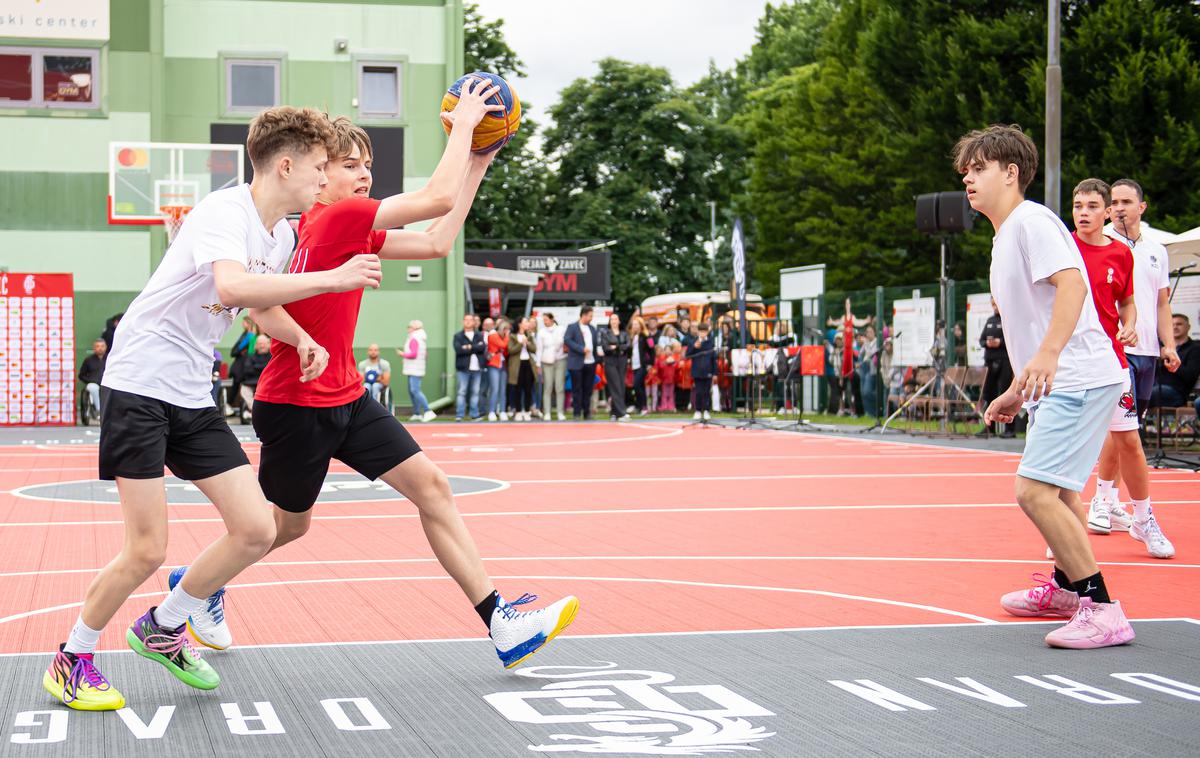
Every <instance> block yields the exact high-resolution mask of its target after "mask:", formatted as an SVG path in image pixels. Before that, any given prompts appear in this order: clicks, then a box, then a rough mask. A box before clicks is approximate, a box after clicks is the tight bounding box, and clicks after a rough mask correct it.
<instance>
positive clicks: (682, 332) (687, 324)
mask: <svg viewBox="0 0 1200 758" xmlns="http://www.w3.org/2000/svg"><path fill="white" fill-rule="evenodd" d="M677 331H678V333H679V337H678V339H679V344H680V346H681V347H682V348H683V349H684V350H687V349H688V348H689V347H691V346H692V343H693V342H695V341H696V337H695V335H693V334H692V320H691V319H690V318H688V317H687V316H682V315H681V316H680V317H679V327H678V330H677Z"/></svg>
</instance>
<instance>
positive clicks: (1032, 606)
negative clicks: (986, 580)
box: [1000, 574, 1079, 619]
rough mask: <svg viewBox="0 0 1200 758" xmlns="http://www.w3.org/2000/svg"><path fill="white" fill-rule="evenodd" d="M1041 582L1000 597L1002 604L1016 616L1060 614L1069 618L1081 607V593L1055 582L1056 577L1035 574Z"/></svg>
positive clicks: (1035, 579) (1034, 577) (1034, 576)
mask: <svg viewBox="0 0 1200 758" xmlns="http://www.w3.org/2000/svg"><path fill="white" fill-rule="evenodd" d="M1033 580H1034V581H1035V582H1041V584H1040V585H1039V586H1037V587H1034V588H1033V589H1029V590H1017V591H1016V592H1010V593H1008V594H1007V595H1005V596H1004V597H1002V598H1000V605H1001V606H1002V607H1003V608H1004V610H1005V611H1007V612H1008V613H1011V614H1012V615H1014V616H1058V617H1059V618H1064V619H1069V618H1071V617H1072V616H1074V615H1075V611H1076V609H1077V608H1079V595H1077V594H1075V593H1074V592H1072V591H1071V590H1064V589H1062V588H1061V587H1059V586H1058V585H1057V584H1055V583H1054V577H1047V576H1045V575H1044V574H1034V575H1033Z"/></svg>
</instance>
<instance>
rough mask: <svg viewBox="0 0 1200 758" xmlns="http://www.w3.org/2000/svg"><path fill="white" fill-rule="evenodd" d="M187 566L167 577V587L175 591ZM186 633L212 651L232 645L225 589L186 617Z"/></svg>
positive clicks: (220, 590) (215, 593)
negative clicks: (188, 632)
mask: <svg viewBox="0 0 1200 758" xmlns="http://www.w3.org/2000/svg"><path fill="white" fill-rule="evenodd" d="M185 571H187V566H180V567H179V568H177V569H175V570H174V571H172V572H171V574H170V575H169V576H168V577H167V587H169V588H170V589H175V585H177V584H179V580H180V579H182V578H183V573H184V572H185ZM187 627H188V631H190V632H191V633H192V636H193V637H195V638H196V641H197V642H199V643H200V644H201V645H204V646H205V647H210V648H212V649H213V650H224V649H226V648H227V647H229V646H230V645H232V644H233V634H231V633H230V631H229V625H228V624H226V623H225V588H224V587H222V588H221V589H219V590H217V591H216V592H214V593H213V594H212V596H210V597H209V598H208V602H207V603H205V605H204V608H202V609H200V611H198V612H197V613H195V614H193V615H192V616H189V617H188V620H187Z"/></svg>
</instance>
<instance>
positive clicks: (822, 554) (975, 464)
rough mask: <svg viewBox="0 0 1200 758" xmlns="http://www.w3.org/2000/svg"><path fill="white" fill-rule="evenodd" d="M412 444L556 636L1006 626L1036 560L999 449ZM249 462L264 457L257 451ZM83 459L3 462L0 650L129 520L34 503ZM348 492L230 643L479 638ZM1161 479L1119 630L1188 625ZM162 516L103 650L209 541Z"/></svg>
mask: <svg viewBox="0 0 1200 758" xmlns="http://www.w3.org/2000/svg"><path fill="white" fill-rule="evenodd" d="M246 431H247V432H248V429H247V430H246ZM413 433H414V435H415V436H416V437H417V439H418V441H419V442H420V443H421V444H422V445H423V446H424V448H425V449H426V451H427V452H428V454H429V455H430V456H431V457H432V458H433V459H434V460H435V461H436V462H438V463H439V464H440V465H442V466H443V467H444V469H445V470H446V471H447V473H448V474H450V475H451V476H453V477H479V478H483V479H489V480H496V481H497V482H499V483H500V484H498V485H493V486H498V487H499V488H498V489H495V490H493V491H490V492H485V493H480V494H471V495H465V496H462V497H460V498H459V500H458V504H459V508H460V510H461V511H462V512H463V514H464V516H465V517H466V521H467V525H468V527H469V528H470V530H471V532H472V534H473V535H474V537H475V540H476V541H477V543H478V545H479V549H480V552H481V553H482V555H483V556H484V558H485V561H486V566H487V568H488V570H489V572H490V573H491V574H492V576H493V578H494V579H495V581H496V584H497V587H498V588H499V589H500V591H501V592H502V593H503V594H504V595H506V596H507V597H510V598H514V597H516V596H518V595H520V594H521V593H522V592H533V593H537V594H539V595H541V596H542V598H543V600H550V599H553V598H555V597H557V596H560V595H563V594H567V593H572V594H575V595H578V596H579V598H580V601H581V611H580V614H579V616H578V618H577V619H576V621H575V623H574V624H573V625H572V627H571V628H570V629H569V630H568V632H567V635H568V636H570V635H609V634H628V633H653V632H705V631H717V630H758V629H792V628H812V627H850V626H853V627H861V626H884V625H927V624H944V623H962V622H972V623H993V622H1004V621H1012V620H1014V619H1011V618H1009V617H1007V616H1005V615H1004V614H1003V613H1002V612H1001V610H1000V607H999V605H998V599H999V597H1000V595H1001V594H1003V593H1004V592H1007V591H1009V590H1012V589H1017V588H1020V587H1024V586H1028V585H1029V582H1030V579H1029V577H1030V574H1031V573H1033V572H1036V571H1048V570H1049V568H1050V566H1049V562H1048V561H1046V560H1045V559H1044V551H1045V547H1044V545H1043V544H1042V543H1041V541H1040V539H1039V537H1038V535H1037V533H1036V532H1035V531H1034V529H1033V527H1032V525H1031V524H1030V523H1029V522H1028V521H1027V520H1026V519H1025V518H1024V517H1023V516H1022V514H1021V512H1020V510H1019V509H1018V508H1017V507H1016V506H1015V505H1014V504H1013V499H1012V491H1013V472H1014V470H1015V468H1016V464H1017V459H1018V456H1016V455H1013V454H1004V453H993V452H989V451H978V450H963V449H950V448H944V447H933V446H929V445H922V444H910V443H905V442H896V441H882V440H879V439H878V438H874V437H869V436H863V437H862V438H855V439H849V438H840V437H830V436H818V435H814V434H795V433H786V432H774V431H762V430H754V431H736V430H732V429H723V428H681V425H680V424H666V423H646V424H639V423H633V424H606V423H589V424H572V423H545V424H491V425H483V424H457V425H451V424H431V425H419V426H415V427H414V428H413ZM29 436H31V437H33V436H37V434H36V432H30V435H29ZM246 449H247V451H248V452H249V454H250V457H251V460H252V462H257V445H256V444H254V443H247V444H246ZM95 465H96V447H95V445H94V444H93V445H89V444H76V445H72V444H59V445H36V444H35V445H21V446H6V447H0V587H2V588H3V589H2V591H0V653H22V652H40V651H50V650H53V649H55V648H56V646H57V643H58V642H60V641H61V640H62V639H63V638H64V636H65V635H66V633H67V631H68V630H69V628H70V625H71V623H72V622H73V621H74V619H75V618H76V615H77V613H78V608H79V603H80V601H81V600H82V598H83V594H84V591H85V590H86V588H87V586H88V583H89V582H90V581H91V579H92V577H93V575H94V573H95V572H96V570H97V569H98V568H99V567H101V566H103V565H104V564H105V563H106V562H107V561H108V560H110V559H111V558H112V557H113V555H115V554H116V553H117V551H118V550H119V548H120V545H121V541H122V533H123V532H122V525H121V514H120V506H119V505H117V504H116V503H101V502H88V501H76V500H69V499H65V498H64V497H59V498H53V497H51V498H46V497H45V495H44V494H42V495H37V494H36V493H37V492H38V490H37V489H36V488H35V486H36V485H45V484H55V483H59V482H72V481H81V482H86V481H87V480H94V479H95V476H96V468H95ZM333 471H335V472H346V471H347V469H345V467H342V466H335V467H334V469H333ZM341 479H343V480H345V481H347V482H352V483H351V484H347V485H346V487H344V488H342V490H341V494H340V495H339V497H342V498H345V497H357V496H356V495H347V494H346V492H354V491H360V492H363V493H366V494H364V495H363V497H364V498H366V497H368V496H374V497H378V498H380V499H360V500H358V501H343V502H322V503H319V504H318V506H317V510H316V520H315V522H314V526H313V528H312V531H311V532H310V533H309V534H308V535H307V536H306V537H304V538H303V539H301V540H300V541H298V542H296V543H293V544H291V545H288V546H286V547H284V548H283V549H281V550H279V551H277V552H275V553H272V554H271V555H269V556H268V557H267V558H266V559H265V560H264V561H263V562H261V563H260V564H258V565H256V566H254V567H252V568H250V569H248V570H246V571H245V572H244V573H243V574H242V575H241V576H239V577H238V578H237V579H236V580H235V581H234V582H233V583H232V585H231V587H230V591H229V594H228V596H227V606H226V607H227V612H228V616H229V619H230V624H231V628H232V629H233V631H234V634H235V637H236V639H237V644H239V645H250V644H288V643H306V642H317V643H328V642H339V641H342V642H358V641H378V640H424V639H459V638H468V639H478V638H480V637H482V636H483V634H482V631H483V630H482V629H481V626H480V623H479V620H478V618H477V617H476V615H475V614H474V613H473V612H472V610H471V608H470V606H469V604H468V603H467V602H466V601H465V600H464V598H463V597H462V596H461V595H460V594H459V592H458V590H457V589H456V588H455V586H454V584H453V583H452V582H451V581H450V580H449V579H448V578H447V577H446V576H445V574H444V572H443V571H442V570H441V568H440V566H439V565H438V564H437V562H436V561H435V560H434V559H433V556H432V553H431V552H430V549H429V547H428V545H427V543H426V541H425V537H424V535H423V533H422V531H421V526H420V521H419V520H418V518H417V517H416V513H415V509H414V508H413V507H412V506H411V504H409V503H407V502H404V501H403V500H401V499H399V497H398V496H396V495H395V494H394V493H392V492H391V491H390V490H387V491H386V492H384V491H381V490H379V489H376V488H368V487H366V486H365V483H362V482H357V483H353V480H352V479H351V478H350V477H341ZM1151 479H1152V488H1153V489H1152V492H1153V496H1154V501H1155V512H1156V514H1157V515H1158V517H1159V520H1160V523H1162V524H1163V527H1164V530H1165V532H1166V534H1167V535H1168V537H1170V538H1171V539H1172V541H1173V542H1174V543H1175V546H1176V549H1177V556H1176V557H1175V559H1173V560H1166V561H1164V560H1155V559H1153V558H1150V557H1149V556H1148V555H1147V554H1146V552H1145V549H1144V548H1143V546H1142V544H1141V543H1139V542H1137V541H1135V540H1133V539H1131V538H1130V537H1129V536H1128V535H1126V534H1119V533H1114V534H1112V535H1109V536H1104V537H1099V536H1096V537H1093V538H1092V544H1093V545H1094V547H1095V550H1096V553H1097V557H1098V559H1099V560H1100V562H1101V565H1102V569H1103V571H1104V572H1105V576H1106V578H1107V581H1108V584H1109V586H1110V588H1111V589H1113V590H1114V595H1115V596H1116V597H1118V598H1120V599H1121V600H1122V602H1123V604H1124V605H1125V607H1126V612H1127V613H1128V614H1129V616H1130V617H1131V618H1134V619H1150V618H1176V617H1196V616H1197V615H1198V612H1197V602H1196V600H1195V598H1196V597H1197V595H1198V594H1200V561H1197V558H1196V557H1197V555H1200V554H1198V553H1197V551H1196V548H1195V546H1196V545H1197V543H1198V542H1200V507H1198V506H1200V476H1197V475H1196V474H1192V473H1188V472H1181V471H1153V472H1152V473H1151ZM93 486H97V487H98V486H99V485H93ZM31 488H35V489H33V495H32V496H31V494H30V492H29V490H30V489H31ZM356 488H357V490H356ZM42 492H43V493H44V492H45V490H44V488H43V490H42ZM1090 494H1091V490H1090V488H1089V490H1088V491H1087V492H1086V493H1085V495H1088V496H1090ZM168 515H169V519H170V535H171V536H170V547H169V550H168V554H167V564H168V565H167V566H165V567H164V568H163V570H161V571H160V572H159V573H158V574H157V575H156V576H155V577H153V578H152V579H151V580H150V581H149V582H147V583H146V584H145V585H144V586H142V587H141V588H140V589H139V590H138V593H137V595H136V596H135V597H134V598H133V599H131V600H130V601H129V602H128V603H127V604H126V605H125V606H124V607H123V608H122V610H121V612H120V613H119V614H118V615H117V617H116V619H115V620H114V622H113V623H112V624H111V625H110V626H109V628H108V629H107V630H106V631H105V633H104V637H103V638H102V640H101V644H100V648H101V649H102V650H104V649H122V648H124V647H125V642H124V632H125V626H126V625H127V624H128V623H129V622H130V621H131V620H132V619H134V618H135V617H136V616H137V615H139V614H140V613H142V612H143V611H144V610H145V608H146V607H147V606H148V605H150V604H152V603H155V602H157V600H158V598H160V597H161V596H162V595H163V593H165V592H166V579H167V572H168V570H169V568H170V567H171V566H175V565H180V564H185V563H187V562H188V561H190V560H191V559H192V558H193V557H194V556H195V555H196V554H197V553H198V552H199V551H200V550H201V549H202V548H203V547H204V546H205V545H207V544H208V543H209V542H211V541H212V540H213V539H215V538H216V537H217V536H219V535H220V534H222V533H223V530H222V526H221V523H220V521H219V518H218V517H217V514H216V512H215V510H214V509H213V508H212V507H211V506H208V505H205V504H199V503H191V504H177V505H171V506H170V507H169V514H168ZM281 619H286V622H281Z"/></svg>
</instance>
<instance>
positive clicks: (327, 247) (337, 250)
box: [254, 197, 386, 408]
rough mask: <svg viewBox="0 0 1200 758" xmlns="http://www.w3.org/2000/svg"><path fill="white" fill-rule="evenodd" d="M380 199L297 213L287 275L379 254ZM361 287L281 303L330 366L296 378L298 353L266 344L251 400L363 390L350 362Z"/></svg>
mask: <svg viewBox="0 0 1200 758" xmlns="http://www.w3.org/2000/svg"><path fill="white" fill-rule="evenodd" d="M378 210H379V201H378V200H372V199H371V198H361V197H353V198H348V199H346V200H342V201H340V202H337V203H333V204H332V205H324V204H321V203H318V204H317V205H314V206H313V207H312V210H310V211H309V212H308V213H305V214H304V215H303V216H301V217H300V230H299V236H300V242H299V244H298V245H297V246H296V252H295V253H294V254H293V255H292V262H291V264H290V265H289V266H288V273H289V274H303V273H305V272H310V271H329V270H332V269H335V268H337V267H338V266H340V265H342V264H343V263H345V262H346V261H348V260H350V257H351V256H354V255H361V254H365V253H378V252H379V250H380V248H382V247H383V241H384V239H385V237H386V232H385V231H383V230H373V229H371V226H372V225H373V224H374V223H375V213H376V211H378ZM362 295H363V292H362V290H361V289H359V290H352V291H350V292H327V293H325V294H323V295H314V296H313V297H310V298H305V299H304V300H297V301H296V302H294V303H288V304H287V305H285V306H283V307H284V309H285V310H286V311H287V312H288V313H289V314H290V315H291V317H292V318H294V319H295V320H296V323H297V324H299V325H300V327H301V328H302V329H304V331H306V332H308V334H309V336H310V337H312V338H313V340H314V341H315V342H316V343H317V344H318V345H320V346H321V347H323V348H325V349H326V350H328V351H329V366H328V367H326V369H325V372H324V373H323V374H321V375H320V376H319V377H317V378H316V379H314V380H312V381H311V382H308V383H301V382H300V356H299V355H298V354H297V353H296V348H294V347H292V346H291V345H288V344H286V343H284V342H282V341H280V340H273V341H272V342H271V362H270V363H268V364H267V367H266V369H264V370H263V373H262V377H260V378H259V380H258V389H256V390H255V392H254V399H255V400H264V401H266V402H268V403H287V404H290V405H303V406H306V407H309V408H332V407H335V406H339V405H346V404H347V403H352V402H354V401H355V400H357V399H358V398H360V397H361V396H362V394H363V385H362V379H360V378H359V376H358V366H357V364H356V363H355V362H354V345H353V342H354V329H355V327H356V326H357V325H358V309H359V306H360V305H361V304H362Z"/></svg>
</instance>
